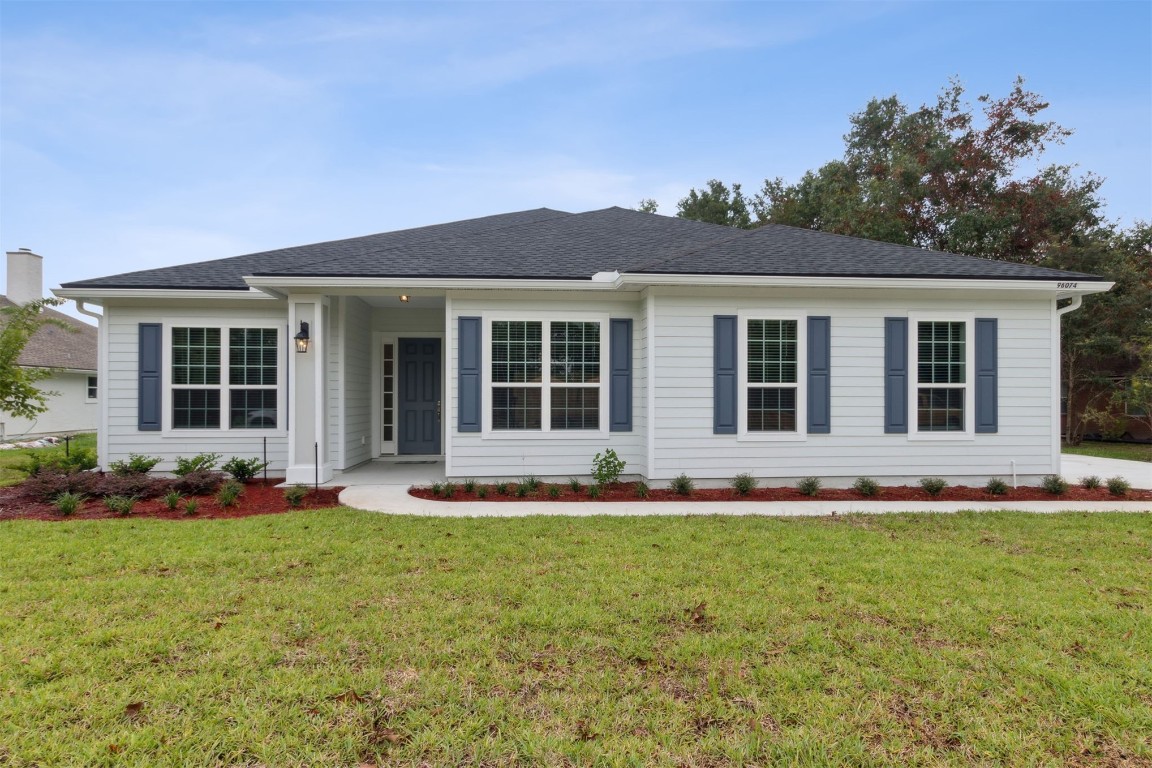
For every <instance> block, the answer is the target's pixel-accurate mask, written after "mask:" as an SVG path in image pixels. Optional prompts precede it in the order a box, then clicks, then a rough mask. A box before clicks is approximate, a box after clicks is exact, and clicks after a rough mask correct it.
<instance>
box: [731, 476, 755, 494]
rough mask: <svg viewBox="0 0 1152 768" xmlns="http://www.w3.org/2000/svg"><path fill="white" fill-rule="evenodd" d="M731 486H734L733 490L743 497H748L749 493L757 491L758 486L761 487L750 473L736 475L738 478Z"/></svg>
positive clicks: (734, 479)
mask: <svg viewBox="0 0 1152 768" xmlns="http://www.w3.org/2000/svg"><path fill="white" fill-rule="evenodd" d="M729 485H731V486H732V490H734V491H736V493H738V494H740V495H741V496H747V495H748V494H749V493H751V492H752V491H754V490H755V489H756V486H757V485H759V483H758V482H757V481H756V478H754V477H752V475H751V474H750V473H748V472H741V473H740V474H738V475H736V477H734V478H732V480H731V481H730V482H729Z"/></svg>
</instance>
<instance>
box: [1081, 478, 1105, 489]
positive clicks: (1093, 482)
mask: <svg viewBox="0 0 1152 768" xmlns="http://www.w3.org/2000/svg"><path fill="white" fill-rule="evenodd" d="M1080 485H1081V486H1082V487H1083V488H1084V489H1085V490H1088V491H1094V490H1096V489H1097V488H1099V487H1100V486H1101V482H1100V478H1098V477H1096V475H1088V477H1082V478H1080Z"/></svg>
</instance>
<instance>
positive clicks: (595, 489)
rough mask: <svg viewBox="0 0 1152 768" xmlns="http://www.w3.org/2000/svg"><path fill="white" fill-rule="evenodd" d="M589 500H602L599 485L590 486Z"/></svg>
mask: <svg viewBox="0 0 1152 768" xmlns="http://www.w3.org/2000/svg"><path fill="white" fill-rule="evenodd" d="M588 498H590V499H598V498H600V486H599V485H597V484H596V483H592V485H590V486H588Z"/></svg>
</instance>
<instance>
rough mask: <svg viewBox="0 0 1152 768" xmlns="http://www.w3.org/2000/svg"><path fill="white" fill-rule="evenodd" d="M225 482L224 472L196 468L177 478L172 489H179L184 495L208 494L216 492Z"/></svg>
mask: <svg viewBox="0 0 1152 768" xmlns="http://www.w3.org/2000/svg"><path fill="white" fill-rule="evenodd" d="M223 482H224V473H223V472H212V471H209V470H196V471H195V472H189V473H188V474H186V475H184V476H183V477H178V478H176V480H174V481H173V482H172V489H173V490H175V491H178V492H179V493H180V495H182V496H207V495H209V494H211V493H215V492H216V489H217V488H219V487H220V484H221V483H223Z"/></svg>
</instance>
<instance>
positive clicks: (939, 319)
mask: <svg viewBox="0 0 1152 768" xmlns="http://www.w3.org/2000/svg"><path fill="white" fill-rule="evenodd" d="M909 320H910V322H911V328H910V333H909V334H908V335H909V347H910V348H909V360H910V362H911V367H912V371H911V372H910V373H911V375H912V376H913V377H914V378H913V386H912V387H910V388H909V390H910V392H909V399H910V402H909V411H910V413H911V416H912V429H911V430H910V431H909V433H908V434H909V437H913V438H916V437H919V438H921V439H931V440H946V439H962V438H970V437H972V435H973V434H974V424H975V387H974V386H973V373H974V370H975V344H974V338H975V337H974V333H973V323H974V321H973V319H972V318H971V317H957V316H955V315H952V316H942V315H941V316H934V315H922V316H913V317H910V318H909Z"/></svg>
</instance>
